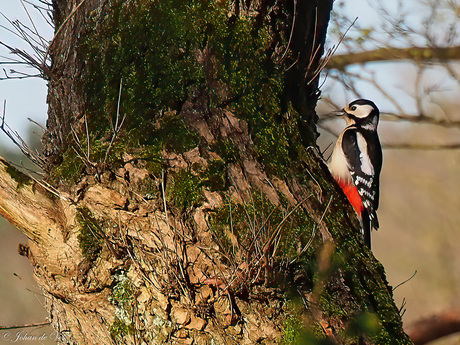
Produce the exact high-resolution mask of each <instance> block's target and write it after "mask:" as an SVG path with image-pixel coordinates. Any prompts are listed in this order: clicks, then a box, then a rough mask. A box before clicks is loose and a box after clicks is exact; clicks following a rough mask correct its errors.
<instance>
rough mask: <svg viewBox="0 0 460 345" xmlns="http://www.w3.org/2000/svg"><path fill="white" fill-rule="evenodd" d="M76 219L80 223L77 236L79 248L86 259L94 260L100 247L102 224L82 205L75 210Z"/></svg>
mask: <svg viewBox="0 0 460 345" xmlns="http://www.w3.org/2000/svg"><path fill="white" fill-rule="evenodd" d="M76 220H77V222H78V224H79V225H80V233H79V234H78V236H77V239H78V242H79V245H80V249H81V251H82V253H83V255H84V256H85V258H86V259H88V260H89V261H94V260H95V259H96V258H97V256H98V255H99V252H100V251H101V249H102V235H101V231H103V230H102V229H103V225H102V224H100V222H99V221H98V220H96V219H95V218H94V217H93V216H92V214H91V212H90V211H89V210H88V209H87V208H84V207H80V208H79V209H78V210H77V216H76Z"/></svg>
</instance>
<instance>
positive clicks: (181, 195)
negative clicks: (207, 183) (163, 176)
mask: <svg viewBox="0 0 460 345" xmlns="http://www.w3.org/2000/svg"><path fill="white" fill-rule="evenodd" d="M168 180H169V183H168V184H167V189H166V198H167V200H168V202H169V203H172V204H173V205H174V206H175V207H177V208H178V209H179V210H180V211H183V210H185V209H187V208H189V207H192V206H195V207H196V206H198V205H199V204H200V203H201V202H203V201H204V193H203V184H202V181H201V178H200V177H199V176H198V175H196V174H194V173H192V171H191V170H190V169H183V170H180V171H178V172H174V173H171V174H170V176H169V178H168Z"/></svg>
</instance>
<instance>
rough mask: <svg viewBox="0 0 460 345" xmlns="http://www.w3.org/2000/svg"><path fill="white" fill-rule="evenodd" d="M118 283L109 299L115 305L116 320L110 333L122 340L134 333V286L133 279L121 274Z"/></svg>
mask: <svg viewBox="0 0 460 345" xmlns="http://www.w3.org/2000/svg"><path fill="white" fill-rule="evenodd" d="M116 278H117V284H116V285H115V286H114V287H113V289H112V295H111V296H110V297H109V301H110V302H111V303H112V304H113V305H114V306H115V315H116V316H115V320H114V322H113V323H112V325H111V327H110V335H111V336H112V338H114V339H116V340H122V339H124V338H125V337H126V336H127V335H131V334H133V330H134V325H133V321H132V315H133V305H134V302H135V300H134V287H133V285H132V283H131V281H130V280H129V279H128V278H127V277H126V276H124V275H123V274H120V275H119V276H117V277H116Z"/></svg>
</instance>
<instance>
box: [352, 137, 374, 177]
mask: <svg viewBox="0 0 460 345" xmlns="http://www.w3.org/2000/svg"><path fill="white" fill-rule="evenodd" d="M356 139H357V142H358V148H359V152H360V153H361V154H360V155H359V160H360V161H361V171H362V172H363V173H365V174H366V175H374V167H373V166H372V163H371V161H370V159H369V156H368V154H367V143H366V139H364V137H363V135H362V134H361V133H359V132H358V133H356Z"/></svg>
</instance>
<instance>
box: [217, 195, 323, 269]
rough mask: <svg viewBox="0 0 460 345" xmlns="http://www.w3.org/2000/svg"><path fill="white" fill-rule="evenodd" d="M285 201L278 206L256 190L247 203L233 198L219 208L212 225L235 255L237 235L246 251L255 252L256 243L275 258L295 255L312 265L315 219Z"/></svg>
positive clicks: (302, 262) (303, 262)
mask: <svg viewBox="0 0 460 345" xmlns="http://www.w3.org/2000/svg"><path fill="white" fill-rule="evenodd" d="M281 203H282V204H280V205H278V206H275V205H273V204H272V203H271V202H270V201H269V200H268V199H267V198H266V197H265V196H264V195H263V194H261V193H257V192H254V193H252V194H251V200H250V201H249V202H246V203H245V204H240V203H235V202H233V201H230V200H229V201H228V202H227V203H226V204H224V205H223V206H222V207H220V208H218V209H216V210H215V211H214V212H213V213H212V214H211V215H210V226H211V229H212V230H213V232H214V234H215V236H216V238H217V240H218V242H219V243H220V244H221V247H222V248H221V249H222V250H224V251H225V252H226V253H227V254H228V255H232V254H231V253H233V252H234V248H233V247H234V246H235V239H236V240H237V242H238V243H239V250H241V251H243V252H245V255H253V254H254V253H255V248H256V247H257V248H259V250H260V248H261V247H266V248H265V250H266V251H268V253H271V255H273V259H274V260H275V261H278V262H280V261H282V260H289V261H291V260H292V259H295V260H296V261H297V262H299V263H301V264H306V263H308V265H310V263H311V260H310V259H309V258H310V257H311V255H312V253H314V248H315V245H311V246H307V243H308V242H309V240H310V239H311V237H312V236H315V234H314V233H313V231H312V230H313V223H312V221H311V220H310V219H309V218H308V216H306V215H305V213H304V212H303V211H302V210H301V209H300V208H295V206H293V205H289V204H288V203H287V201H286V200H284V199H283V198H282V201H281ZM275 243H276V245H275ZM251 253H252V254H251ZM259 254H260V253H259Z"/></svg>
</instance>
